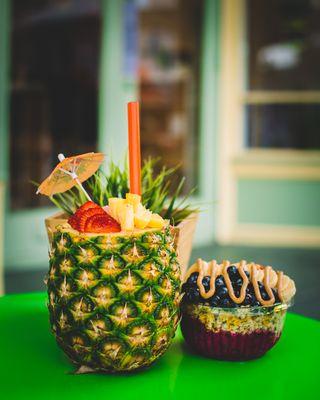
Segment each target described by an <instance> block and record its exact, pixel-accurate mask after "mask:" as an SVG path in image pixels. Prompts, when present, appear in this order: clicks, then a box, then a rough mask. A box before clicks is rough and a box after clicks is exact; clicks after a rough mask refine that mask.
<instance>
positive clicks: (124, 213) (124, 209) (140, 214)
mask: <svg viewBox="0 0 320 400" xmlns="http://www.w3.org/2000/svg"><path fill="white" fill-rule="evenodd" d="M108 205H109V212H110V214H111V216H112V217H113V218H115V219H116V220H117V221H118V222H119V223H120V225H121V229H122V230H124V231H130V230H133V229H134V228H138V229H145V228H163V227H164V226H165V225H166V223H167V222H166V221H165V220H164V219H163V218H162V217H161V216H160V215H158V214H153V213H152V212H151V211H150V210H147V209H146V208H145V207H144V206H143V205H142V204H141V196H139V195H137V194H133V193H127V194H126V198H125V199H118V198H115V197H112V198H110V199H109V204H108Z"/></svg>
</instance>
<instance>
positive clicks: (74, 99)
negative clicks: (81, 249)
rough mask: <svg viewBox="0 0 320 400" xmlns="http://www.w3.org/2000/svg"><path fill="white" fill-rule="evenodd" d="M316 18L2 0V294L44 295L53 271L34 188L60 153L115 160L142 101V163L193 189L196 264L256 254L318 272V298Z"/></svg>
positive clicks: (291, 9) (227, 2)
mask: <svg viewBox="0 0 320 400" xmlns="http://www.w3.org/2000/svg"><path fill="white" fill-rule="evenodd" d="M319 18H320V1H319V0H269V1H265V0H220V1H219V0H90V1H89V0H24V1H22V0H1V2H0V29H1V32H0V33H1V34H0V60H1V65H0V135H1V136H0V140H1V142H0V210H1V220H0V221H1V224H0V225H1V229H2V232H3V233H2V234H0V257H1V259H2V262H1V264H2V266H4V270H5V273H6V278H7V291H9V292H10V291H20V290H29V289H34V288H38V286H39V285H38V286H37V285H32V283H28V284H27V282H32V281H33V282H34V281H36V282H39V279H38V277H39V276H40V274H43V273H44V271H45V270H46V268H47V242H46V235H45V231H44V224H43V219H44V217H45V216H47V215H48V214H50V213H52V212H54V209H53V208H52V206H51V205H50V204H49V202H48V201H47V200H46V199H45V198H44V197H41V196H36V195H35V189H34V186H33V185H32V184H31V183H30V182H31V181H36V182H39V181H41V180H42V179H44V178H45V177H46V176H47V175H48V173H49V172H50V170H51V168H52V167H53V166H54V165H55V163H56V155H57V154H58V153H59V152H63V153H65V154H67V155H68V154H69V155H70V154H76V153H81V152H87V151H95V150H99V151H102V152H104V153H106V154H107V156H108V157H109V158H112V159H114V160H115V161H118V162H123V160H124V158H125V152H126V135H127V130H126V123H127V122H126V102H127V101H128V100H135V99H139V100H140V101H141V128H142V131H141V134H142V138H141V139H142V152H143V156H144V157H147V156H149V155H152V156H157V157H161V159H162V162H163V163H165V164H167V165H169V166H176V165H180V167H179V169H178V174H179V175H180V176H186V178H187V182H188V184H187V187H186V190H188V189H190V188H192V187H194V186H196V188H197V189H196V192H195V196H194V199H193V201H194V202H195V203H197V204H198V205H200V206H201V208H202V210H203V211H202V213H201V218H200V222H199V226H198V230H197V234H196V240H195V251H194V254H193V257H196V256H197V255H198V254H201V255H202V256H203V257H205V256H206V255H207V256H208V257H211V258H212V257H214V256H217V257H218V258H219V257H222V258H227V257H234V258H237V259H238V258H240V257H244V258H247V259H254V258H258V259H257V260H256V261H259V262H262V263H268V262H270V263H271V262H273V263H275V264H276V265H275V267H279V268H284V269H286V268H287V270H288V273H291V271H292V273H293V274H294V273H296V275H299V274H301V270H302V269H303V270H305V271H307V267H306V266H305V264H308V265H309V264H311V265H310V266H309V268H312V270H310V271H311V272H310V271H309V270H308V271H309V272H308V273H309V276H311V280H313V282H314V283H313V286H312V290H313V292H312V293H314V294H313V295H312V296H314V298H315V297H316V296H317V294H316V293H317V285H318V284H319V281H320V279H319V276H320V273H319V268H320V265H319V260H320V256H319V248H320V212H319V204H320V136H319V132H318V127H319V125H320V74H319V73H318V71H319V67H320V26H319V23H318V21H319ZM2 249H4V250H2ZM278 264H280V265H278ZM37 271H38V272H37ZM295 271H297V272H295ZM34 273H37V275H32V274H34ZM310 274H311V275H310ZM35 276H36V277H37V278H33V277H35ZM299 276H301V275H299ZM305 290H306V291H307V288H306V289H305ZM310 290H311V289H310ZM309 297H310V296H309V295H307V293H305V299H304V300H303V299H300V300H301V304H302V303H303V301H307V300H308V301H309ZM307 298H308V299H307ZM319 317H320V316H319Z"/></svg>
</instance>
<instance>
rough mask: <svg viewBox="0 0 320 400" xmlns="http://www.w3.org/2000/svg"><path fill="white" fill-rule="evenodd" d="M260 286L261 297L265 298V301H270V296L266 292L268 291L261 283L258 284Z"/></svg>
mask: <svg viewBox="0 0 320 400" xmlns="http://www.w3.org/2000/svg"><path fill="white" fill-rule="evenodd" d="M258 285H259V290H260V295H261V297H262V298H263V300H268V299H269V295H268V293H267V291H266V289H265V288H264V285H263V284H262V283H261V282H258Z"/></svg>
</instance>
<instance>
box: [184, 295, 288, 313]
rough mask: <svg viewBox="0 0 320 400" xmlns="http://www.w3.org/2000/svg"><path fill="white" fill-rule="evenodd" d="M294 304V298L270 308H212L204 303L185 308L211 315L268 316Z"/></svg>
mask: <svg viewBox="0 0 320 400" xmlns="http://www.w3.org/2000/svg"><path fill="white" fill-rule="evenodd" d="M293 304H294V298H292V299H291V300H290V301H288V302H286V303H275V304H272V305H270V306H263V305H261V306H240V307H212V306H210V304H206V303H198V304H192V303H187V304H186V306H188V305H192V306H200V307H204V308H208V309H210V310H211V311H212V312H213V313H215V314H218V313H231V314H239V313H242V312H244V311H247V312H248V313H249V314H251V313H252V314H254V315H257V314H269V313H272V312H280V311H284V310H288V308H290V307H291V306H292V305H293Z"/></svg>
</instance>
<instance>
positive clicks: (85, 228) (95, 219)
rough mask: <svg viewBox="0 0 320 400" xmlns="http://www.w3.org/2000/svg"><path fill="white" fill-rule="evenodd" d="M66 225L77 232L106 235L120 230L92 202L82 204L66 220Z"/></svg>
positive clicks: (102, 210) (101, 209)
mask: <svg viewBox="0 0 320 400" xmlns="http://www.w3.org/2000/svg"><path fill="white" fill-rule="evenodd" d="M68 223H69V224H70V225H71V226H72V228H73V229H76V230H77V231H79V232H88V233H89V232H90V233H94V232H95V233H101V232H103V233H108V232H119V231H120V230H121V229H120V225H119V224H118V222H117V221H116V220H115V219H114V218H112V217H111V216H110V215H109V214H108V213H106V212H105V211H104V209H103V208H102V207H100V206H98V205H97V204H95V203H94V202H92V201H88V202H87V203H85V204H83V205H82V206H81V207H80V208H79V209H78V210H77V211H76V212H75V214H74V215H72V216H71V217H70V218H69V219H68Z"/></svg>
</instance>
